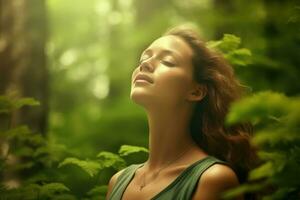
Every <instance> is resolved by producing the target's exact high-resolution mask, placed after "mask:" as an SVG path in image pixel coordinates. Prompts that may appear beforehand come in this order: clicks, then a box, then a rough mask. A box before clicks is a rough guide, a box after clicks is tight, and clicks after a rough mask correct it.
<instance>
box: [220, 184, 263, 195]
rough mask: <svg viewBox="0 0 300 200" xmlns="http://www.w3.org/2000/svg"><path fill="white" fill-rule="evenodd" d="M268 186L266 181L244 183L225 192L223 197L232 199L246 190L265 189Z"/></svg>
mask: <svg viewBox="0 0 300 200" xmlns="http://www.w3.org/2000/svg"><path fill="white" fill-rule="evenodd" d="M265 186H266V183H257V184H243V185H240V186H238V187H236V188H233V189H230V190H228V191H226V192H225V193H223V195H222V197H223V198H225V199H232V198H233V197H236V196H238V195H241V194H244V193H246V192H256V191H259V190H261V189H263V188H264V187H265Z"/></svg>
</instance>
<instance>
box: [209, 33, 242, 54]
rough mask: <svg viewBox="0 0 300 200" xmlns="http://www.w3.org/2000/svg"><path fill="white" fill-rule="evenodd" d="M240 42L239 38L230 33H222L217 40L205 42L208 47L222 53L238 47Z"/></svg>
mask: <svg viewBox="0 0 300 200" xmlns="http://www.w3.org/2000/svg"><path fill="white" fill-rule="evenodd" d="M240 44H241V39H240V38H239V37H237V36H235V35H232V34H224V35H223V38H222V39H221V40H218V41H214V40H212V41H209V42H207V44H206V45H207V47H208V48H215V49H219V50H221V51H222V52H223V53H228V52H230V51H233V50H235V49H237V48H238V47H239V45H240Z"/></svg>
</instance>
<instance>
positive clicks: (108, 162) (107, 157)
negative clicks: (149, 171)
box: [97, 151, 126, 170]
mask: <svg viewBox="0 0 300 200" xmlns="http://www.w3.org/2000/svg"><path fill="white" fill-rule="evenodd" d="M97 157H98V158H99V161H100V163H101V165H102V167H103V168H104V167H113V168H115V169H117V170H120V169H123V168H124V167H125V166H126V162H125V160H124V159H123V158H121V157H120V156H119V155H117V154H114V153H111V152H107V151H102V152H100V153H98V155H97Z"/></svg>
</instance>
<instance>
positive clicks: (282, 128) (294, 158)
mask: <svg viewBox="0 0 300 200" xmlns="http://www.w3.org/2000/svg"><path fill="white" fill-rule="evenodd" d="M299 108H300V99H299V98H297V97H294V98H292V97H286V96H285V95H283V94H280V93H276V92H270V91H267V92H260V93H257V94H255V95H253V96H251V97H247V98H245V99H243V100H241V101H240V102H237V103H236V104H234V105H233V106H232V109H231V112H230V113H229V115H228V118H227V122H228V123H230V124H232V123H236V122H240V121H252V122H253V123H256V124H257V127H258V128H257V129H258V130H257V131H256V132H255V135H254V137H253V140H252V142H253V144H255V145H256V146H258V147H259V149H260V151H259V152H258V156H259V157H260V159H261V160H262V161H263V163H262V164H261V165H260V166H259V167H257V168H256V169H253V170H252V171H251V172H250V174H249V177H248V179H249V181H255V184H249V183H248V184H246V185H243V186H241V187H239V188H237V189H235V190H233V191H231V192H229V193H227V195H228V197H231V196H234V195H236V194H239V193H242V192H253V191H256V190H261V189H262V188H264V187H272V188H274V189H273V190H275V191H274V192H273V193H271V194H267V195H265V196H264V198H263V199H298V198H299V192H300V182H299V179H300V133H299V130H300V129H299V128H300V127H299V125H300V109H299Z"/></svg>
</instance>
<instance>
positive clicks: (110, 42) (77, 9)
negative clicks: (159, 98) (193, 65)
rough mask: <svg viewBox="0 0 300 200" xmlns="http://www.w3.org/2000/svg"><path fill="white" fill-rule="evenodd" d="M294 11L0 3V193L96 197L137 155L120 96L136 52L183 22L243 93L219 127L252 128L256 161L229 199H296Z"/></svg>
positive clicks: (201, 1) (210, 4) (136, 132)
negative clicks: (231, 72) (220, 56)
mask: <svg viewBox="0 0 300 200" xmlns="http://www.w3.org/2000/svg"><path fill="white" fill-rule="evenodd" d="M299 13H300V4H299V1H296V0H285V1H283V0H252V1H246V0H227V1H222V0H90V1H83V0H64V1H59V0H0V95H1V97H0V128H1V130H0V147H1V148H0V149H1V151H0V156H1V165H0V167H1V171H0V173H1V177H0V179H1V187H0V197H1V196H2V197H3V199H104V195H105V192H106V188H107V186H106V185H107V183H108V180H109V178H110V176H111V175H112V174H113V173H115V172H116V170H118V169H121V168H123V167H124V166H126V165H129V164H131V163H137V162H143V161H144V160H145V159H146V157H147V149H146V148H147V145H148V142H147V140H148V132H147V121H146V116H145V114H144V112H143V110H142V109H141V108H140V107H138V106H137V105H135V104H134V103H133V102H131V101H130V99H129V92H130V79H131V73H132V71H133V69H134V68H135V67H136V66H137V63H138V59H139V56H140V53H141V52H142V50H143V49H144V48H145V47H147V46H148V45H149V44H150V43H151V42H152V41H153V40H154V39H155V38H157V37H159V36H160V35H161V34H162V33H163V32H165V31H166V30H167V29H168V28H170V27H172V26H175V25H179V24H182V23H189V24H192V25H193V26H195V27H197V28H198V29H199V32H200V33H201V35H202V36H203V37H204V38H205V39H206V40H207V41H214V42H213V46H215V47H217V48H218V49H219V50H221V51H222V52H223V53H224V54H225V56H226V58H228V59H229V61H230V62H231V63H232V65H233V67H234V69H235V71H236V74H237V76H238V77H239V79H240V80H241V82H242V83H243V84H244V85H247V86H248V87H249V91H251V92H250V93H251V94H249V97H247V98H246V99H244V100H243V101H241V102H240V103H237V104H236V106H234V107H233V109H232V112H231V113H230V115H229V118H228V123H235V122H237V121H241V120H250V121H252V122H253V123H254V125H255V129H256V132H257V133H256V135H255V138H254V141H253V142H254V143H255V144H257V145H258V146H259V147H260V149H261V151H260V154H259V155H260V158H261V159H262V160H263V164H262V165H261V167H260V168H258V169H256V171H255V170H254V172H253V173H252V174H251V176H250V178H249V180H250V179H251V180H254V181H256V183H255V184H250V183H249V184H248V185H245V186H243V187H241V188H240V189H239V190H236V191H233V192H232V193H230V194H229V197H230V195H234V194H236V193H239V192H245V191H250V192H256V191H259V190H261V189H262V188H264V187H266V186H271V187H272V191H274V192H272V193H271V194H266V196H267V197H266V198H269V199H298V198H299V191H300V190H299V188H300V183H299V182H298V181H299V180H300V171H299V170H300V163H299V162H300V147H299V146H300V135H299V134H300V133H299V124H300V123H299V122H300V103H299V91H300V90H299V89H300V84H299V82H298V81H299V77H300V14H299ZM224 34H226V35H224ZM229 34H230V35H229ZM122 145H123V146H122ZM120 147H121V148H120ZM143 147H146V148H143ZM0 199H2V198H0Z"/></svg>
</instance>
